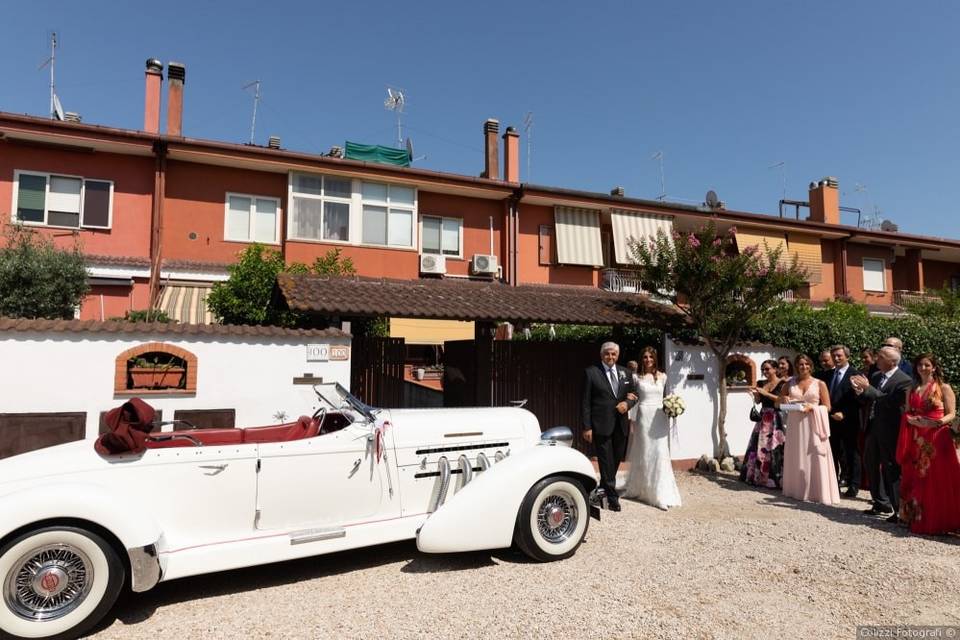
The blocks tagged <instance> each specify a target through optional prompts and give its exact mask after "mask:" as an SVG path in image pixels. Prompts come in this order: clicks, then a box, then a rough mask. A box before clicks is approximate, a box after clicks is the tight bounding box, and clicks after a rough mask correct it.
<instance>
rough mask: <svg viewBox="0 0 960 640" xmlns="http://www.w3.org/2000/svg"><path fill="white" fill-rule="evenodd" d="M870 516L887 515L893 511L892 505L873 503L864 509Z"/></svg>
mask: <svg viewBox="0 0 960 640" xmlns="http://www.w3.org/2000/svg"><path fill="white" fill-rule="evenodd" d="M863 512H864V513H865V514H866V515H868V516H885V515H887V514H890V513H893V509H892V508H891V507H882V506H880V505H876V504H875V505H873V506H872V507H870V508H869V509H864V511H863Z"/></svg>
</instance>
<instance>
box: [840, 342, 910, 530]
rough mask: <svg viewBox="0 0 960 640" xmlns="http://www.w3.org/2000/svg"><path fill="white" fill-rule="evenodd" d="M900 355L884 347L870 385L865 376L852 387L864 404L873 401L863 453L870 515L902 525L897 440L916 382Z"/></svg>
mask: <svg viewBox="0 0 960 640" xmlns="http://www.w3.org/2000/svg"><path fill="white" fill-rule="evenodd" d="M899 364H900V352H899V351H897V349H896V348H895V347H883V348H882V349H880V350H879V351H878V352H877V368H878V369H879V371H877V372H876V373H875V374H874V375H873V379H872V380H871V381H870V382H869V384H868V383H867V379H866V378H865V377H864V376H862V375H856V376H853V377H852V378H851V379H850V384H851V385H852V386H853V391H854V393H856V394H857V395H859V396H860V398H861V401H871V400H872V401H873V405H872V408H871V410H870V417H869V419H868V420H867V442H866V449H865V451H864V458H865V463H866V465H867V474H868V475H869V476H870V497H871V498H872V499H873V506H872V507H870V508H869V509H867V511H866V512H865V513H867V514H869V515H874V516H877V515H883V514H892V515H891V516H890V517H888V518H887V522H899V518H898V517H897V514H898V513H899V511H900V466H899V465H898V464H897V458H896V453H897V438H898V437H899V435H900V418H901V417H902V416H903V408H904V405H905V404H906V401H907V394H909V393H910V387H911V386H912V385H913V380H911V378H910V376H908V375H907V374H905V373H904V372H903V371H901V370H900V369H899Z"/></svg>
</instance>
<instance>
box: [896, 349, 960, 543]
mask: <svg viewBox="0 0 960 640" xmlns="http://www.w3.org/2000/svg"><path fill="white" fill-rule="evenodd" d="M913 371H914V378H915V380H916V382H917V384H916V386H915V387H914V389H913V391H912V392H911V393H910V396H909V398H908V400H907V410H906V411H905V412H904V415H903V422H901V424H900V438H899V440H898V442H897V463H898V464H899V465H900V468H901V470H902V475H901V479H900V520H901V521H902V522H904V523H905V524H908V525H909V526H910V531H912V532H913V533H928V534H938V533H950V532H952V531H960V459H958V457H957V449H956V444H955V435H956V433H955V432H954V431H953V429H952V428H951V425H952V423H953V419H954V416H955V413H956V406H957V405H956V396H955V395H954V393H953V389H951V388H950V385H948V384H945V383H944V382H943V375H942V369H941V368H940V363H939V362H937V359H936V357H935V356H934V355H933V354H932V353H924V354H922V355H920V356H917V358H916V359H915V360H914V361H913Z"/></svg>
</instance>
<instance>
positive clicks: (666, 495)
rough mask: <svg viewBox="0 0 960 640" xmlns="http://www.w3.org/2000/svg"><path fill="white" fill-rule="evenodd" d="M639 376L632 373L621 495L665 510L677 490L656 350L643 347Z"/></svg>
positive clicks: (676, 500) (675, 501)
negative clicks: (630, 429)
mask: <svg viewBox="0 0 960 640" xmlns="http://www.w3.org/2000/svg"><path fill="white" fill-rule="evenodd" d="M640 371H641V373H640V375H638V376H634V383H635V384H636V388H637V394H638V396H639V397H638V399H637V404H636V405H634V407H633V409H631V410H630V418H631V420H632V421H633V432H632V434H631V436H630V445H629V448H628V451H627V460H629V461H630V472H629V474H628V475H627V485H626V490H625V492H624V497H627V498H635V499H637V500H640V501H641V502H646V503H647V504H650V505H653V506H654V507H657V508H659V509H663V510H666V509H667V508H668V507H679V506H680V490H679V489H678V488H677V481H676V479H675V478H674V477H673V467H672V466H671V464H670V425H669V422H668V421H667V415H666V414H665V413H664V412H663V390H664V387H665V386H666V384H667V376H666V374H664V373H663V372H661V371H659V370H658V367H657V352H656V351H654V350H653V348H652V347H645V348H644V350H643V352H642V353H641V354H640Z"/></svg>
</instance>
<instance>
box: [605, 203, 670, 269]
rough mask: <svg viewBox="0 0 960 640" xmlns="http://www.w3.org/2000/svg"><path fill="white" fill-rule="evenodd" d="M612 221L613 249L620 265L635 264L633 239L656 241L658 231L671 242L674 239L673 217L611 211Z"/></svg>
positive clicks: (618, 210) (620, 210)
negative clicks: (631, 241)
mask: <svg viewBox="0 0 960 640" xmlns="http://www.w3.org/2000/svg"><path fill="white" fill-rule="evenodd" d="M610 221H611V223H612V225H613V249H614V253H616V258H617V262H619V263H620V264H630V263H631V262H633V255H632V254H631V252H630V240H631V239H632V240H635V241H637V242H646V241H647V240H648V239H655V238H656V237H657V232H658V231H663V232H664V233H665V234H666V235H667V238H670V239H671V241H672V238H673V235H672V234H673V216H667V215H661V214H657V213H641V212H640V211H627V210H624V209H611V210H610Z"/></svg>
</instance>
